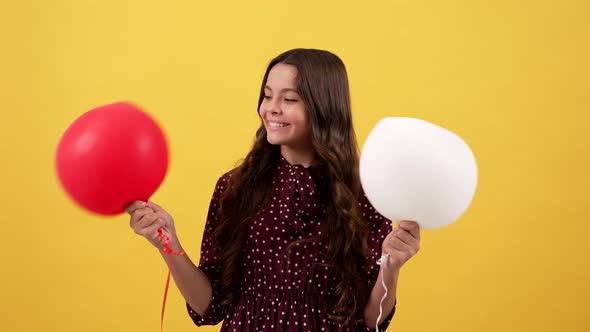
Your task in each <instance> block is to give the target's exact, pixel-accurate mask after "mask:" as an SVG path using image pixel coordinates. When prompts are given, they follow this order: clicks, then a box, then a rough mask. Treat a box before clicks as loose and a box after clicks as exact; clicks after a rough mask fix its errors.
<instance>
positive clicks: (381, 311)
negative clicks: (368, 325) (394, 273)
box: [375, 255, 389, 332]
mask: <svg viewBox="0 0 590 332" xmlns="http://www.w3.org/2000/svg"><path fill="white" fill-rule="evenodd" d="M388 256H389V255H383V256H381V258H379V260H378V261H377V265H383V264H385V260H386V259H387V257H388ZM383 273H385V271H384V272H383ZM381 285H383V289H385V294H383V297H382V298H381V302H379V316H377V322H375V331H376V332H379V321H380V320H381V316H382V315H383V301H385V298H386V297H387V285H385V278H384V276H383V275H381Z"/></svg>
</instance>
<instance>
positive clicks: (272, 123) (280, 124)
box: [268, 122, 285, 127]
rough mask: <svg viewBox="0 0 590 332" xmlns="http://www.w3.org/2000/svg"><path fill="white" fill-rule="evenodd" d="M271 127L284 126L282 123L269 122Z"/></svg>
mask: <svg viewBox="0 0 590 332" xmlns="http://www.w3.org/2000/svg"><path fill="white" fill-rule="evenodd" d="M268 124H269V125H270V126H271V127H284V126H285V124H284V123H279V122H269V123H268Z"/></svg>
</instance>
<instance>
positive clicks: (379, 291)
mask: <svg viewBox="0 0 590 332" xmlns="http://www.w3.org/2000/svg"><path fill="white" fill-rule="evenodd" d="M388 260H389V259H388ZM386 264H387V263H386ZM384 271H385V272H384ZM399 271H400V270H399V268H393V269H388V268H383V267H381V269H380V270H379V276H378V277H377V282H376V283H375V286H373V289H372V290H371V295H370V296H369V302H368V303H367V305H366V306H365V323H366V324H367V326H368V327H370V328H371V329H374V328H375V323H376V322H377V317H379V304H380V303H381V299H382V298H383V295H384V294H385V289H384V288H383V284H382V280H383V273H385V275H386V276H388V277H387V278H386V279H385V284H386V285H387V297H386V298H385V300H384V301H383V306H382V310H383V311H382V314H381V319H380V320H379V323H378V325H379V324H381V323H383V321H384V320H385V318H387V316H389V315H390V314H391V311H392V310H393V308H394V306H395V300H396V293H397V280H398V276H399Z"/></svg>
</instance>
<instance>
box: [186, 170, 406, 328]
mask: <svg viewBox="0 0 590 332" xmlns="http://www.w3.org/2000/svg"><path fill="white" fill-rule="evenodd" d="M323 173H324V172H323V168H322V167H321V166H311V167H303V166H302V165H291V164H289V162H287V160H285V159H284V158H281V161H280V163H279V165H278V167H277V170H276V172H275V175H274V178H273V185H274V189H273V192H272V197H271V199H270V200H269V202H268V204H267V206H266V207H265V208H263V209H262V210H261V211H260V212H259V213H258V214H257V216H256V217H255V218H254V219H253V220H252V222H251V224H250V226H249V229H248V235H247V241H246V244H245V248H244V257H243V264H244V267H243V271H244V275H242V286H241V289H240V292H239V299H238V300H237V301H236V303H235V304H234V306H233V307H232V308H231V310H229V311H228V312H225V311H224V310H223V309H222V308H221V306H220V305H219V303H220V302H221V299H220V298H219V293H218V290H219V289H220V279H221V277H220V276H221V266H220V264H219V261H218V260H217V259H216V255H215V251H214V248H213V245H212V244H213V242H212V234H213V232H214V230H215V227H216V225H217V224H218V220H217V218H216V216H217V213H218V211H219V199H220V196H221V193H222V192H223V191H224V189H225V187H226V185H227V182H228V180H229V176H230V175H229V173H227V174H225V175H224V176H222V177H221V178H220V179H219V181H218V182H217V186H216V188H215V192H214V194H213V198H212V200H211V205H210V207H209V213H208V219H207V224H206V226H205V231H204V235H203V243H202V248H201V260H200V263H199V268H200V269H201V270H202V271H203V272H204V273H206V274H207V276H208V277H209V280H210V281H211V284H212V287H213V297H212V300H211V304H210V306H209V308H208V309H207V312H206V313H205V316H204V317H201V316H199V315H198V314H197V313H196V312H195V311H193V310H192V308H190V306H189V305H188V304H187V308H188V312H189V315H190V316H191V318H192V319H193V321H194V322H195V324H197V325H199V326H201V325H215V324H218V323H219V322H221V321H222V320H223V321H224V322H223V326H222V328H221V331H371V330H370V329H369V328H368V327H367V325H366V324H365V323H364V322H362V321H360V322H349V323H347V324H346V325H344V324H342V322H340V321H336V320H332V319H330V318H329V317H328V316H329V314H331V313H333V306H334V303H333V302H334V301H333V299H332V298H331V293H332V288H333V287H334V285H335V284H336V278H335V275H334V272H333V271H332V270H331V269H330V268H328V267H326V266H324V264H323V263H326V260H325V256H324V254H325V250H326V248H327V247H328V243H327V241H326V239H325V237H324V239H322V240H320V239H318V238H319V237H321V236H322V234H327V232H329V229H328V228H327V221H326V204H327V199H328V198H329V196H328V195H326V193H327V192H328V191H327V190H328V189H329V188H328V187H327V185H326V183H327V180H326V179H325V178H324V174H323ZM359 207H360V211H361V215H362V217H363V219H364V220H365V221H366V222H367V223H368V224H369V226H370V236H369V248H370V249H371V257H369V260H368V261H367V262H366V268H365V272H366V275H363V278H364V279H365V280H367V284H368V285H369V287H373V285H374V284H375V282H376V280H377V275H378V273H379V267H378V266H377V265H376V264H375V261H377V259H379V257H380V256H381V244H382V242H383V239H384V238H385V236H386V235H387V234H388V233H389V232H390V231H391V222H390V221H389V220H387V219H386V218H384V217H383V216H381V215H380V214H379V213H378V212H376V211H375V210H374V209H373V207H372V206H371V204H370V203H369V202H368V200H367V198H366V197H365V196H364V194H362V195H361V199H360V200H359ZM312 238H315V239H313V240H309V241H304V242H296V241H297V240H302V239H312ZM294 242H295V243H294ZM293 243H294V244H293ZM291 244H293V245H292V246H290V245H291ZM394 311H395V310H394ZM394 311H393V312H392V313H391V314H390V315H389V316H388V317H387V318H386V320H385V321H384V322H383V324H382V325H381V327H380V330H384V329H385V328H386V327H387V326H388V325H389V322H390V320H391V318H392V317H393V314H394Z"/></svg>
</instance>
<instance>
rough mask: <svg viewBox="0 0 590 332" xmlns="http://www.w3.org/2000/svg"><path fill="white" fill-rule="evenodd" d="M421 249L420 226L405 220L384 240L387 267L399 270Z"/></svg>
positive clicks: (383, 249) (383, 247) (383, 248)
mask: <svg viewBox="0 0 590 332" xmlns="http://www.w3.org/2000/svg"><path fill="white" fill-rule="evenodd" d="M418 250H420V226H418V224H417V223H416V222H414V221H409V220H403V221H401V222H400V223H399V225H398V226H397V227H396V228H395V229H394V230H393V231H392V232H391V233H389V234H388V235H387V236H386V237H385V240H383V246H382V251H383V255H388V258H387V261H386V263H385V267H386V268H393V269H395V270H398V271H399V269H400V268H401V267H402V265H404V263H406V262H407V261H408V260H409V259H410V258H412V257H413V256H414V255H415V254H416V253H417V252H418Z"/></svg>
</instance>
